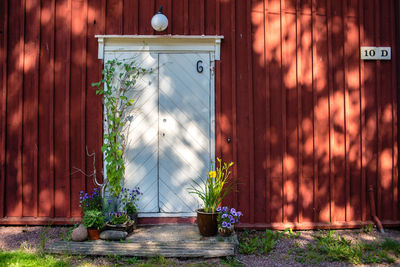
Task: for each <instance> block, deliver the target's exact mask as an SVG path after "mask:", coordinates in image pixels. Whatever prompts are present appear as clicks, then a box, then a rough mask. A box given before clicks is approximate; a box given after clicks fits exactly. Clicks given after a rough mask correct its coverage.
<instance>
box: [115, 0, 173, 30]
mask: <svg viewBox="0 0 400 267" xmlns="http://www.w3.org/2000/svg"><path fill="white" fill-rule="evenodd" d="M139 8H140V12H139V34H154V30H153V28H152V27H151V18H152V17H153V15H154V13H155V0H139ZM107 24H108V22H107ZM174 25H175V23H174ZM107 33H108V31H107Z"/></svg>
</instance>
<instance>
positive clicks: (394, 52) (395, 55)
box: [390, 1, 400, 221]
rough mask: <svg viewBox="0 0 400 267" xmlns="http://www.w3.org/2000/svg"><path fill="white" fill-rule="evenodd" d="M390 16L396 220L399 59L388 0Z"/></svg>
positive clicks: (394, 216)
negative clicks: (393, 60)
mask: <svg viewBox="0 0 400 267" xmlns="http://www.w3.org/2000/svg"><path fill="white" fill-rule="evenodd" d="M390 10H391V13H390V17H391V22H390V25H391V27H390V30H391V31H390V35H391V39H392V42H393V43H394V44H396V45H395V46H393V50H392V55H393V56H392V58H394V59H395V60H396V62H397V65H396V63H395V62H393V63H392V64H391V66H392V70H391V71H392V86H391V87H392V116H393V117H392V128H393V132H392V146H393V154H392V177H393V184H392V190H393V203H392V220H394V221H397V220H398V203H399V196H398V193H399V192H398V190H399V189H398V186H399V181H398V162H399V161H398V157H399V155H398V145H399V144H398V127H397V125H398V115H397V112H398V101H397V98H398V92H397V90H396V89H397V87H398V86H397V84H398V81H397V80H398V76H397V68H398V64H399V62H398V61H399V59H398V53H399V51H398V47H399V41H398V40H397V39H396V34H395V32H396V29H397V27H396V24H397V22H396V10H397V9H396V5H395V4H394V2H393V1H391V2H390ZM397 16H398V17H400V13H398V14H397Z"/></svg>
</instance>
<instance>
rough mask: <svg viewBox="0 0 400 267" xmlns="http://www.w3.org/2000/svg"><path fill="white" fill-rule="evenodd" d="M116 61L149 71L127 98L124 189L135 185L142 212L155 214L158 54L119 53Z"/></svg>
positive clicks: (156, 199) (156, 207)
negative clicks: (129, 61)
mask: <svg viewBox="0 0 400 267" xmlns="http://www.w3.org/2000/svg"><path fill="white" fill-rule="evenodd" d="M114 57H115V58H117V59H118V60H122V59H133V60H134V61H136V62H137V66H139V67H141V68H145V69H152V70H153V73H152V74H150V73H149V74H146V75H145V76H143V77H142V78H141V79H139V80H138V81H137V86H136V88H135V90H134V91H133V92H132V94H131V95H130V97H131V98H133V99H135V102H134V105H133V106H132V107H131V108H130V109H129V110H128V111H127V116H130V117H131V119H130V123H129V125H128V127H127V129H126V135H127V146H126V152H125V181H124V182H125V187H128V188H134V187H135V186H138V187H139V188H140V191H141V192H142V193H143V195H142V196H141V197H140V199H139V203H138V206H139V210H140V211H141V212H158V178H157V176H158V72H157V68H158V54H153V53H148V52H141V53H118V54H116V55H114Z"/></svg>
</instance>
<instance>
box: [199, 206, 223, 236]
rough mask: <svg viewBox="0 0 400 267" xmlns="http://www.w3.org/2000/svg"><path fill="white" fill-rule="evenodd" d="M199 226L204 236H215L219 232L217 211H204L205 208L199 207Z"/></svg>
mask: <svg viewBox="0 0 400 267" xmlns="http://www.w3.org/2000/svg"><path fill="white" fill-rule="evenodd" d="M196 212H197V226H198V227H199V231H200V234H201V235H202V236H214V235H216V234H217V232H218V223H217V217H218V213H217V212H204V209H198V210H196Z"/></svg>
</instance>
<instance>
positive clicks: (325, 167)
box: [313, 1, 331, 222]
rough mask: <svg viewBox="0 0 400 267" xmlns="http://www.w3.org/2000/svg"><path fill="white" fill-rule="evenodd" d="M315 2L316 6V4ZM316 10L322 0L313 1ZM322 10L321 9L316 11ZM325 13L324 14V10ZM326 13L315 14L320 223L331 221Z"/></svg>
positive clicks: (321, 4)
mask: <svg viewBox="0 0 400 267" xmlns="http://www.w3.org/2000/svg"><path fill="white" fill-rule="evenodd" d="M317 3H318V5H317ZM315 4H316V8H317V10H325V9H323V8H321V6H324V4H325V2H323V3H321V2H320V1H318V2H315ZM319 12H322V11H319ZM323 14H325V13H323ZM327 23H328V21H327V16H326V15H319V14H316V16H315V31H314V32H313V33H315V38H316V39H315V42H316V44H315V45H316V51H315V52H316V54H315V65H314V64H313V66H315V68H316V76H315V89H314V93H315V94H316V99H315V102H314V108H315V111H314V116H315V117H316V120H317V123H316V127H315V126H314V127H315V132H316V134H317V135H318V137H317V138H318V140H317V145H316V155H317V162H318V173H317V179H318V207H317V213H318V217H319V221H320V222H329V221H330V211H331V210H330V196H331V194H330V117H329V104H330V102H329V88H330V87H329V84H328V83H329V70H328V69H329V67H328V66H329V62H328V53H329V47H328V43H329V42H328V31H327Z"/></svg>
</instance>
